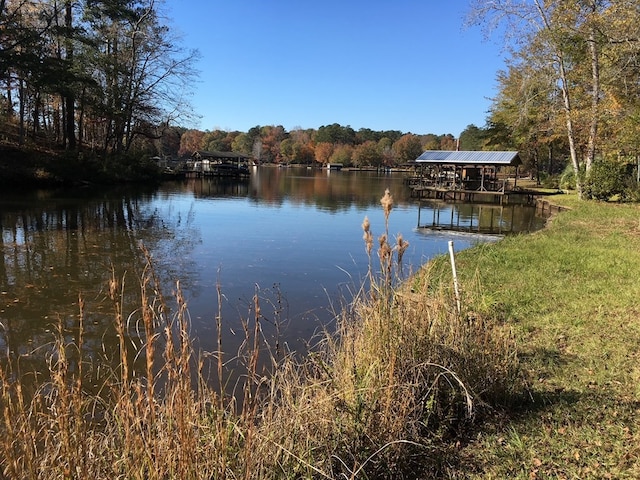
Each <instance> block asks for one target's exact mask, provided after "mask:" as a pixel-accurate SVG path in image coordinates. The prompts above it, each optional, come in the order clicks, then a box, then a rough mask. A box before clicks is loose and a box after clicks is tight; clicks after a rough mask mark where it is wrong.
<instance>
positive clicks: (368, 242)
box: [362, 217, 373, 256]
mask: <svg viewBox="0 0 640 480" xmlns="http://www.w3.org/2000/svg"><path fill="white" fill-rule="evenodd" d="M362 230H363V231H364V234H363V235H362V239H363V240H364V244H365V248H366V250H367V255H369V256H371V250H372V249H373V235H372V234H371V224H370V223H369V217H364V221H363V222H362Z"/></svg>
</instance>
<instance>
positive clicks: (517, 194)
mask: <svg viewBox="0 0 640 480" xmlns="http://www.w3.org/2000/svg"><path fill="white" fill-rule="evenodd" d="M536 195H537V193H536V192H530V191H527V190H510V191H502V190H497V191H489V190H462V189H451V188H444V187H426V186H417V185H416V186H413V187H411V196H412V197H414V198H417V199H419V200H441V201H444V202H461V203H489V204H493V205H503V204H519V205H533V204H535V198H536Z"/></svg>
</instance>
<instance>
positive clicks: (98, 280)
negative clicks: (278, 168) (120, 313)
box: [0, 191, 199, 371]
mask: <svg viewBox="0 0 640 480" xmlns="http://www.w3.org/2000/svg"><path fill="white" fill-rule="evenodd" d="M153 200H154V197H152V196H148V195H141V194H137V193H133V192H125V193H124V194H123V192H122V191H114V192H112V194H105V195H103V196H102V197H99V198H95V197H94V198H93V199H86V198H81V197H80V198H69V197H67V198H65V199H46V201H43V202H39V203H37V204H36V203H31V205H30V206H28V207H27V208H11V206H4V207H3V208H2V209H1V210H0V231H1V235H0V250H1V251H2V252H3V255H2V258H1V259H0V323H1V326H0V348H2V349H3V350H4V349H6V350H7V351H8V352H9V354H10V355H11V356H15V357H21V364H22V365H23V367H24V368H23V371H24V369H27V370H33V371H36V370H40V369H38V368H37V365H36V364H40V366H41V365H42V364H41V363H40V362H42V360H43V356H44V349H43V348H42V345H46V344H48V343H49V342H51V339H52V331H53V330H54V325H56V324H58V322H60V323H61V324H62V325H63V326H64V327H65V329H66V330H68V332H73V329H74V328H76V326H77V318H78V313H79V306H78V299H79V295H82V298H83V299H84V302H85V349H86V350H87V351H88V352H87V353H89V354H90V355H91V356H93V355H98V354H99V352H100V350H101V349H102V348H103V347H105V348H109V347H108V345H105V342H106V343H107V344H108V343H109V342H114V341H115V338H114V336H113V335H112V334H109V331H108V330H109V328H111V327H110V324H111V322H112V318H113V313H112V312H113V306H112V304H111V303H110V302H109V301H108V300H107V292H106V288H107V284H108V280H109V277H110V275H111V271H112V268H113V269H114V273H115V275H116V277H118V278H121V277H122V276H123V275H125V273H126V281H125V290H124V294H125V295H124V303H125V306H124V311H125V312H130V311H134V310H135V308H137V307H138V306H139V290H140V286H139V272H140V270H141V268H142V267H141V266H142V265H143V263H142V253H141V250H140V245H141V243H143V244H144V245H145V246H146V247H147V248H148V249H149V251H151V252H152V253H153V256H154V260H155V262H156V269H157V273H158V275H159V276H160V278H161V281H162V282H163V284H167V283H169V282H170V280H172V279H173V278H175V274H176V272H177V270H176V269H179V271H180V275H181V278H182V279H183V280H184V281H185V282H189V280H190V279H189V273H190V272H195V269H194V268H189V265H188V262H189V257H188V256H187V255H179V252H181V251H184V250H185V249H190V248H191V247H192V245H193V244H194V242H197V241H198V240H199V233H198V232H197V231H196V230H195V227H194V226H193V222H192V220H193V213H192V212H187V213H184V212H181V211H172V209H171V206H170V203H167V204H166V205H167V206H166V207H165V203H164V202H154V201H153ZM7 204H8V202H7ZM9 205H10V204H9ZM176 254H178V255H176ZM176 258H179V261H177V260H176ZM178 264H179V265H178ZM70 334H71V333H70ZM36 347H38V348H36ZM3 354H4V352H3Z"/></svg>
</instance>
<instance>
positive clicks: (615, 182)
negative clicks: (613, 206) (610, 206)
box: [584, 159, 626, 200]
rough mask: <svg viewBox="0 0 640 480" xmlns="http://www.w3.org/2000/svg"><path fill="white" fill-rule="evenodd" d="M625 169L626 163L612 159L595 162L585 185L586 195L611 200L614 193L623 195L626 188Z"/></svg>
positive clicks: (595, 198)
mask: <svg viewBox="0 0 640 480" xmlns="http://www.w3.org/2000/svg"><path fill="white" fill-rule="evenodd" d="M625 170H626V168H625V166H624V165H622V164H620V163H618V162H615V161H612V160H605V159H600V160H598V161H597V162H594V164H593V165H592V166H591V170H589V175H588V176H587V181H586V183H585V186H584V194H585V197H586V198H592V199H594V200H609V199H610V198H611V197H613V196H614V195H621V194H622V193H623V192H624V190H625V183H624V182H625Z"/></svg>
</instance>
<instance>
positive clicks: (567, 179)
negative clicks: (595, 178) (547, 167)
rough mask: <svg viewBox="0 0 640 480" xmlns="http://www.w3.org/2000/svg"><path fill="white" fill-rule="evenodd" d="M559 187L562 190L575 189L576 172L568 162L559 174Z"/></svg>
mask: <svg viewBox="0 0 640 480" xmlns="http://www.w3.org/2000/svg"><path fill="white" fill-rule="evenodd" d="M559 187H560V188H561V189H562V190H575V189H576V172H575V171H574V170H573V165H571V163H569V164H568V165H567V166H566V167H565V169H564V171H563V172H562V174H561V175H560V181H559Z"/></svg>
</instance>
